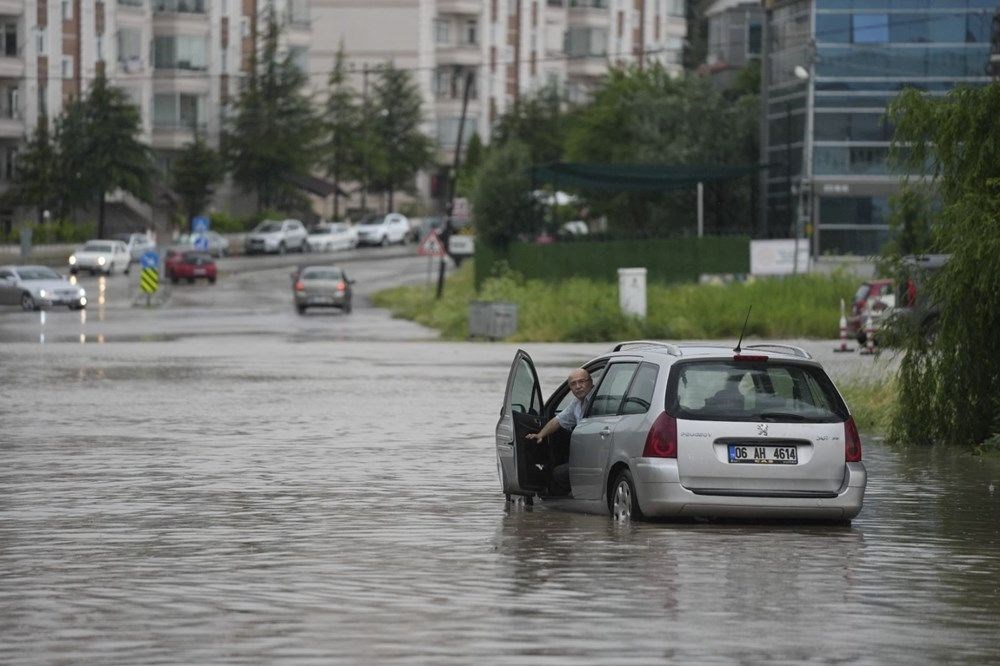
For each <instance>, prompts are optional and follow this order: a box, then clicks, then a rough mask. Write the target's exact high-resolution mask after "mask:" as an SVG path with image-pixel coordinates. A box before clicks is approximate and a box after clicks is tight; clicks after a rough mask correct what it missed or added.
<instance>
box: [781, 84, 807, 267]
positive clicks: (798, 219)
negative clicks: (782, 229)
mask: <svg viewBox="0 0 1000 666" xmlns="http://www.w3.org/2000/svg"><path fill="white" fill-rule="evenodd" d="M793 72H794V74H795V78H797V79H798V80H799V81H804V82H808V81H809V76H810V75H809V70H808V69H806V68H805V67H803V66H802V65H796V66H795V69H794V70H793ZM806 99H807V102H806V104H805V105H804V111H803V113H804V114H808V113H809V112H810V110H809V104H808V94H807V95H806ZM785 104H786V106H785V112H786V115H785V119H786V120H785V131H786V132H787V133H788V136H787V137H785V138H786V140H787V143H786V145H787V146H788V152H787V154H786V157H785V160H786V162H787V165H786V166H787V169H788V170H787V171H786V172H785V175H786V177H787V179H788V183H787V184H788V195H787V196H788V217H789V220H790V221H792V223H793V224H794V227H793V229H794V231H795V256H794V257H793V258H792V273H796V274H797V273H798V272H799V239H800V238H801V236H802V210H801V204H802V192H801V191H802V187H803V183H802V176H801V171H802V170H803V168H804V167H805V161H806V141H807V140H808V137H806V136H805V130H806V128H808V127H809V123H808V122H806V117H805V115H803V121H802V127H803V134H802V159H801V160H799V164H800V166H799V169H800V174H799V208H798V209H796V210H792V106H791V101H788V102H786V103H785Z"/></svg>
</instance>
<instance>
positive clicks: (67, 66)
mask: <svg viewBox="0 0 1000 666" xmlns="http://www.w3.org/2000/svg"><path fill="white" fill-rule="evenodd" d="M60 73H61V75H62V77H63V78H64V79H72V78H73V56H68V55H64V56H63V57H62V71H61V72H60Z"/></svg>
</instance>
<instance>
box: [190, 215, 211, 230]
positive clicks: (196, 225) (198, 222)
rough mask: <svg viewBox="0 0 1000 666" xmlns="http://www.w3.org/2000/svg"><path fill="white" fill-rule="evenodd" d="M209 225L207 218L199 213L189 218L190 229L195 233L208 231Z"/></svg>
mask: <svg viewBox="0 0 1000 666" xmlns="http://www.w3.org/2000/svg"><path fill="white" fill-rule="evenodd" d="M209 226H210V222H209V221H208V218H207V217H205V216H204V215H199V216H198V217H196V218H194V219H193V220H191V230H192V231H193V232H195V233H196V234H200V233H204V232H206V231H208V227H209Z"/></svg>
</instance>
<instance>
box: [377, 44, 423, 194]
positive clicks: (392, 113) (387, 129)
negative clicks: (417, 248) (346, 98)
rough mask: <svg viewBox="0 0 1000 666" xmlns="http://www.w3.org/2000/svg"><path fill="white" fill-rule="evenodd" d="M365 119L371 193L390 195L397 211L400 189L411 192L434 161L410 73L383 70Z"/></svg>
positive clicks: (416, 89) (379, 73) (417, 91)
mask: <svg viewBox="0 0 1000 666" xmlns="http://www.w3.org/2000/svg"><path fill="white" fill-rule="evenodd" d="M369 109H370V112H369V114H368V117H367V118H366V122H367V123H368V125H369V130H368V132H366V133H364V132H363V134H366V135H367V136H368V142H367V148H368V151H369V154H368V163H369V168H370V171H371V189H372V190H374V191H376V192H385V193H387V194H388V204H389V210H394V208H393V206H394V203H393V201H394V194H395V192H396V190H398V189H405V190H410V191H412V189H413V187H412V185H413V178H414V176H416V174H417V172H418V171H420V169H422V168H423V167H425V166H427V165H428V164H430V163H431V160H432V159H433V143H432V142H431V140H430V138H428V137H427V135H425V134H424V133H423V132H422V131H421V129H420V125H421V122H422V121H423V117H422V113H421V98H420V91H419V90H418V88H417V85H416V84H415V83H414V82H413V78H412V77H411V75H410V73H409V72H407V71H405V70H402V69H396V68H395V67H394V66H392V65H391V64H389V65H386V66H384V67H380V68H379V69H378V72H377V74H376V77H375V81H374V83H373V85H372V101H371V104H370V105H369Z"/></svg>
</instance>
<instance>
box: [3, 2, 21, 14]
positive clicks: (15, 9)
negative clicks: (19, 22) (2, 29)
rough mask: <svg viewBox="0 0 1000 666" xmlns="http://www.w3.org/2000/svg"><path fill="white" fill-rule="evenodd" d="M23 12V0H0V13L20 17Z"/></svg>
mask: <svg viewBox="0 0 1000 666" xmlns="http://www.w3.org/2000/svg"><path fill="white" fill-rule="evenodd" d="M23 13H24V0H0V15H3V16H15V17H18V18H19V17H20V16H21V14H23Z"/></svg>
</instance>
